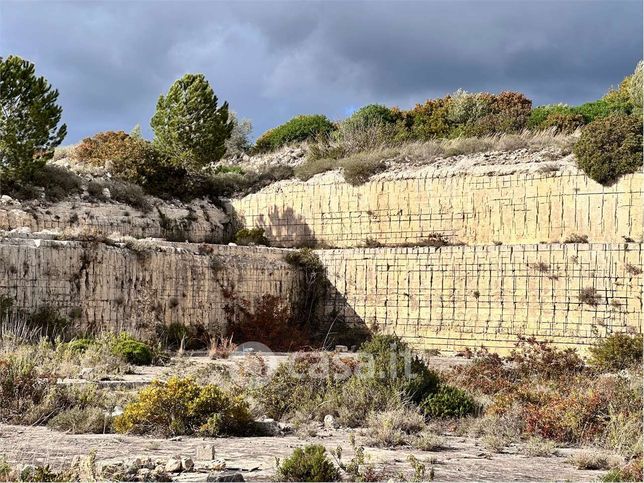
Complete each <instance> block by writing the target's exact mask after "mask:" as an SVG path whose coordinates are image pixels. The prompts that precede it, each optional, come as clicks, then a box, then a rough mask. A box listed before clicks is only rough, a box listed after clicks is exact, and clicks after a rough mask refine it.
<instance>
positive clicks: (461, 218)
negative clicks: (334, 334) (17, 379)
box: [233, 168, 644, 248]
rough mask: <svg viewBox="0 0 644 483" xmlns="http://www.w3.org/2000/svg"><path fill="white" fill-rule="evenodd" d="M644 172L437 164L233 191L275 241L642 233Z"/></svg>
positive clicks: (244, 211)
mask: <svg viewBox="0 0 644 483" xmlns="http://www.w3.org/2000/svg"><path fill="white" fill-rule="evenodd" d="M643 200H644V174H642V173H637V174H632V175H628V176H624V177H622V178H621V179H620V180H619V182H617V183H615V184H614V185H612V186H610V187H605V186H602V185H600V184H598V183H596V182H594V181H593V180H591V179H590V178H588V177H587V176H586V175H584V174H582V173H579V172H572V173H571V172H554V173H543V172H541V173H539V172H537V173H519V174H509V175H505V176H490V175H453V176H444V175H441V174H440V173H437V172H436V170H434V169H433V168H428V169H420V170H417V171H416V172H408V173H405V174H402V175H398V176H393V175H392V176H389V177H386V176H383V177H381V178H380V179H374V180H372V181H370V182H368V183H365V184H363V185H361V186H351V185H350V184H348V183H345V182H343V181H342V180H339V179H337V178H333V177H331V176H326V177H320V178H313V179H311V180H309V181H308V182H300V181H287V182H283V183H280V184H278V185H276V186H273V187H270V188H269V189H265V190H263V191H260V192H259V193H256V194H253V195H250V196H247V197H245V198H243V199H240V200H234V201H233V207H234V210H235V216H236V217H238V219H240V220H242V221H243V223H244V224H245V225H246V226H258V227H262V228H264V230H265V232H266V235H267V236H268V238H269V239H270V240H271V242H272V243H273V244H274V245H275V246H284V247H289V246H297V245H303V244H314V243H318V244H321V245H323V246H330V247H338V248H344V247H360V246H364V245H365V243H368V240H369V241H370V242H371V243H378V244H381V245H400V244H412V245H413V244H422V242H423V240H425V239H426V238H427V237H428V236H430V235H432V234H441V235H444V237H445V238H447V239H448V240H449V241H451V242H454V243H467V244H477V245H479V244H481V245H485V244H494V243H503V244H521V243H530V244H533V243H558V242H561V241H563V240H565V239H566V238H568V237H569V236H570V235H573V234H578V235H582V236H586V237H588V239H589V240H590V241H592V242H606V243H619V242H623V241H625V240H634V241H638V242H641V241H642V238H643V229H644V206H643Z"/></svg>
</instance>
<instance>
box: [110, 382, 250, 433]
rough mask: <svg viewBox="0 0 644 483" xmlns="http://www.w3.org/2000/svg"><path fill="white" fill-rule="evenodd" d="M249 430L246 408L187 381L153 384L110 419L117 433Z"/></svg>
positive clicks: (239, 400)
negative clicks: (120, 412) (118, 414)
mask: <svg viewBox="0 0 644 483" xmlns="http://www.w3.org/2000/svg"><path fill="white" fill-rule="evenodd" d="M251 427H252V417H251V414H250V411H249V409H248V404H247V403H246V401H244V400H243V399H242V398H241V397H240V396H232V395H230V394H228V393H227V392H224V391H223V390H222V389H220V388H219V387H217V386H214V385H211V384H209V385H205V386H200V385H199V384H197V383H196V382H195V381H194V380H193V379H191V378H179V377H171V378H170V379H168V380H167V381H166V382H161V381H153V382H152V383H151V384H150V385H149V386H147V387H146V388H144V389H142V390H141V391H139V393H138V394H137V396H136V399H135V400H134V401H133V402H131V403H129V404H128V405H127V406H125V408H124V410H123V414H121V415H120V416H117V417H116V418H115V419H114V429H115V431H116V432H117V433H134V434H160V435H165V436H169V435H182V434H185V435H189V434H198V435H202V436H219V435H223V434H235V435H243V434H247V433H248V431H249V430H250V429H251Z"/></svg>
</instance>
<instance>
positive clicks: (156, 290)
mask: <svg viewBox="0 0 644 483" xmlns="http://www.w3.org/2000/svg"><path fill="white" fill-rule="evenodd" d="M139 243H141V244H139V245H137V246H136V247H134V248H128V247H119V246H109V245H106V244H103V243H88V242H82V243H81V242H68V241H53V240H39V239H35V240H34V239H4V240H2V241H1V242H0V296H3V297H6V298H8V299H10V300H12V301H13V304H14V308H17V309H23V310H25V311H26V312H32V311H34V310H36V309H38V308H40V307H42V306H45V305H48V306H51V307H53V308H55V309H56V310H57V311H58V312H59V313H61V314H62V315H65V316H67V317H69V318H71V319H73V320H74V322H75V324H76V325H78V326H80V327H83V328H87V329H91V330H105V329H106V330H110V331H113V330H122V329H127V330H132V331H138V332H145V331H150V330H153V328H154V326H155V325H156V324H160V323H162V324H166V325H167V324H171V323H175V322H178V323H182V324H186V325H203V326H204V327H205V328H206V329H208V330H209V331H210V332H211V333H217V332H218V331H220V329H223V328H225V326H226V323H227V321H228V320H229V316H230V314H228V313H227V312H226V306H227V305H230V303H231V294H232V296H234V297H235V299H236V300H240V299H247V300H248V302H249V304H250V308H251V309H252V307H253V305H254V303H255V302H256V300H257V298H258V297H261V296H263V295H275V296H277V297H279V298H280V300H283V301H284V302H285V303H291V302H294V301H296V299H297V296H298V294H299V293H300V292H299V288H300V283H302V276H301V273H300V272H299V271H298V270H297V269H295V268H293V267H292V266H291V265H289V264H287V263H286V262H285V261H284V259H283V256H284V250H280V249H274V248H252V247H231V246H222V245H208V251H204V249H203V248H199V247H197V246H195V245H190V244H165V245H153V244H142V242H139Z"/></svg>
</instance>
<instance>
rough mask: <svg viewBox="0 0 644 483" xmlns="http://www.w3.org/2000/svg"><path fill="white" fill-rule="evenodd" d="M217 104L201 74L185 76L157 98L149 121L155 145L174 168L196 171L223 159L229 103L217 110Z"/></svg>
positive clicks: (228, 132)
mask: <svg viewBox="0 0 644 483" xmlns="http://www.w3.org/2000/svg"><path fill="white" fill-rule="evenodd" d="M217 102H218V99H217V96H216V95H215V93H214V92H213V90H212V87H210V84H209V83H208V81H207V80H206V78H205V76H204V75H203V74H186V75H184V76H183V77H182V78H181V79H179V80H177V81H175V82H174V83H173V84H172V86H170V89H169V90H168V93H167V95H165V96H163V95H161V96H159V100H158V102H157V109H156V112H155V113H154V116H153V117H152V120H151V121H150V124H151V126H152V129H153V130H154V144H155V145H156V146H157V147H158V148H159V150H160V151H161V152H163V153H165V154H167V155H168V156H169V158H170V159H171V161H172V163H173V164H175V165H177V166H183V167H190V168H199V167H202V166H204V165H205V164H207V163H210V162H213V161H218V160H219V159H221V157H222V156H223V155H224V153H225V152H226V145H225V142H226V140H227V139H228V138H230V135H231V133H232V130H233V122H232V119H230V118H229V116H228V103H227V102H224V103H223V104H222V106H221V107H217ZM186 126H189V127H190V129H186Z"/></svg>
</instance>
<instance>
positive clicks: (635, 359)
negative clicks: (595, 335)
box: [590, 332, 644, 372]
mask: <svg viewBox="0 0 644 483" xmlns="http://www.w3.org/2000/svg"><path fill="white" fill-rule="evenodd" d="M642 339H643V338H642V334H635V335H629V334H625V333H623V332H618V333H616V334H612V335H610V336H608V337H605V338H604V339H601V340H598V341H597V342H595V344H593V346H591V347H590V353H591V355H592V357H591V359H590V363H591V365H592V366H594V367H596V368H597V369H598V370H600V371H603V372H608V371H611V372H616V371H621V370H622V369H628V368H629V367H634V366H636V365H637V364H642V351H643V350H644V349H643V346H642Z"/></svg>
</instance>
